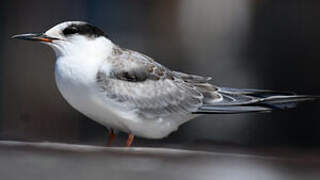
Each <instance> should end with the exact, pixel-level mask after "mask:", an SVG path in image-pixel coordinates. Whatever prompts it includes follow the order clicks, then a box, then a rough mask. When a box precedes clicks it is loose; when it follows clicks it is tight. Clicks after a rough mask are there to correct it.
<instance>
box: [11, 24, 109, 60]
mask: <svg viewBox="0 0 320 180" xmlns="http://www.w3.org/2000/svg"><path fill="white" fill-rule="evenodd" d="M12 38H18V39H23V40H31V41H38V42H42V43H44V44H47V45H49V46H50V47H52V48H53V49H54V50H55V52H56V54H57V56H60V55H66V54H72V53H80V52H82V51H83V50H87V51H86V52H88V50H90V49H91V50H95V51H97V50H99V49H103V48H104V46H108V45H109V44H110V40H109V39H108V38H107V36H106V35H105V33H104V32H103V31H102V30H101V29H99V28H98V27H95V26H93V25H91V24H89V23H86V22H82V21H68V22H63V23H60V24H58V25H56V26H54V27H52V28H51V29H49V30H47V31H46V32H44V33H30V34H21V35H15V36H13V37H12Z"/></svg>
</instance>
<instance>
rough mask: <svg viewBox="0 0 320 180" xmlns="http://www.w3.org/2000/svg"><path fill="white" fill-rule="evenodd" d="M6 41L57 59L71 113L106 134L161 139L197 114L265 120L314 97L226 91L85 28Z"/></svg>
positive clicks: (73, 25) (63, 26) (77, 25)
mask: <svg viewBox="0 0 320 180" xmlns="http://www.w3.org/2000/svg"><path fill="white" fill-rule="evenodd" d="M12 38H15V39H23V40H30V41H36V42H41V43H43V44H46V45H48V46H50V47H51V48H52V49H53V50H54V52H55V55H56V63H55V81H56V85H57V88H58V90H59V91H60V93H61V95H62V96H63V97H64V99H65V100H66V101H67V102H68V103H69V104H70V105H71V106H72V107H73V108H74V109H76V110H77V111H79V112H81V113H82V114H84V115H85V116H87V117H89V118H90V119H92V120H93V121H95V122H97V123H99V124H101V125H103V126H105V127H107V128H108V130H109V145H111V144H112V141H113V139H114V137H115V135H114V131H115V130H117V131H122V132H125V133H127V134H128V138H127V141H126V146H127V147H130V146H131V145H132V143H133V140H134V137H135V136H138V137H142V138H148V139H161V138H165V137H167V136H168V135H169V134H171V133H172V132H174V131H176V130H177V129H178V128H179V126H181V125H182V124H184V123H186V122H188V121H190V120H191V119H194V118H196V117H198V116H201V115H203V114H238V113H259V112H271V111H273V110H283V109H289V108H294V107H295V106H296V105H297V104H298V103H300V102H304V101H312V100H317V99H319V96H312V95H296V94H295V93H292V92H278V91H272V90H260V89H240V88H228V87H222V86H217V85H214V84H212V83H211V82H210V81H211V77H206V76H200V75H193V74H187V73H183V72H178V71H174V70H171V69H169V68H167V67H166V66H164V65H161V64H160V63H158V62H156V61H155V60H154V59H152V58H151V57H149V56H147V55H145V54H143V53H140V52H137V51H134V50H129V49H125V48H122V47H120V46H119V45H117V44H115V43H114V42H113V41H112V40H111V39H110V38H109V37H108V35H107V34H106V33H105V32H104V31H103V30H101V29H100V28H98V27H96V26H94V25H92V24H90V23H87V22H84V21H66V22H62V23H59V24H57V25H55V26H53V27H52V28H50V29H49V30H47V31H45V32H43V33H29V34H19V35H14V36H12Z"/></svg>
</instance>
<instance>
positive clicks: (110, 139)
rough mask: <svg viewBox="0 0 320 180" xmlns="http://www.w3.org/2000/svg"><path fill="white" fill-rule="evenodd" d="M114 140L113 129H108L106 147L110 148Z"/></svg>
mask: <svg viewBox="0 0 320 180" xmlns="http://www.w3.org/2000/svg"><path fill="white" fill-rule="evenodd" d="M114 138H115V135H114V132H113V129H110V130H109V140H108V146H112V142H113V140H114Z"/></svg>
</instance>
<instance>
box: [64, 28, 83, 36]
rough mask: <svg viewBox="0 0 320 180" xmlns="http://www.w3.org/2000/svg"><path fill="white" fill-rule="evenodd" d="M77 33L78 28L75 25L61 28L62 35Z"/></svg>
mask: <svg viewBox="0 0 320 180" xmlns="http://www.w3.org/2000/svg"><path fill="white" fill-rule="evenodd" d="M76 33H79V29H78V28H76V27H68V28H66V29H64V30H63V34H64V35H71V34H76Z"/></svg>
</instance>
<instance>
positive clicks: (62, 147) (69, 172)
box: [0, 141, 320, 180]
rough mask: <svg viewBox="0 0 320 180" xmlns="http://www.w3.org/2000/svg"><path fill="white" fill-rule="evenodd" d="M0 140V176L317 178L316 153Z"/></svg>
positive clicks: (225, 179) (7, 179)
mask: <svg viewBox="0 0 320 180" xmlns="http://www.w3.org/2000/svg"><path fill="white" fill-rule="evenodd" d="M303 157H305V156H299V155H298V156H291V157H290V158H288V157H286V158H284V157H279V156H257V155H250V154H237V153H215V152H204V151H190V150H179V149H167V148H137V147H134V148H116V147H98V146H88V145H71V144H59V143H23V142H13V141H2V142H0V174H1V179H5V180H11V179H14V180H18V179H25V180H28V179H32V180H36V179H41V180H51V179H68V180H72V179H77V180H82V179H104V180H106V179H108V180H109V179H132V180H134V179H139V180H143V179H193V180H194V179H215V180H233V179H245V180H250V179H255V180H257V179H259V180H265V179H270V180H271V179H272V180H277V179H279V180H286V179H288V180H289V179H290V180H294V179H304V180H307V179H319V178H320V172H319V169H320V161H319V158H318V157H316V158H303Z"/></svg>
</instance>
